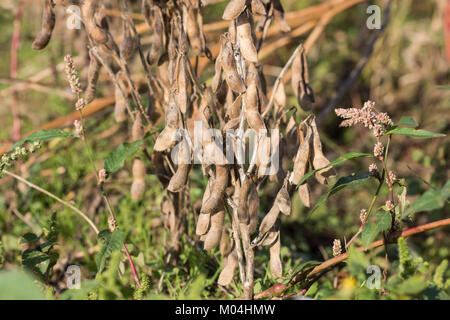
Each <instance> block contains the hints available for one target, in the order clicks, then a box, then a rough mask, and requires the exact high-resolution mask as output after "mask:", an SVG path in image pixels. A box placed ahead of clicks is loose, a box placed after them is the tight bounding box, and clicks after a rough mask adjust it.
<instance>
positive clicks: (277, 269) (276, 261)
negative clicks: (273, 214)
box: [269, 230, 283, 278]
mask: <svg viewBox="0 0 450 320" xmlns="http://www.w3.org/2000/svg"><path fill="white" fill-rule="evenodd" d="M280 247H281V241H280V230H278V234H277V240H276V241H275V242H274V243H273V244H272V245H271V246H270V250H269V251H270V262H269V265H270V272H271V273H272V275H273V276H274V277H276V278H281V277H282V275H283V266H282V264H281V251H280V249H281V248H280Z"/></svg>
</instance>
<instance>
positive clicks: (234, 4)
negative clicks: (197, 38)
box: [222, 0, 246, 20]
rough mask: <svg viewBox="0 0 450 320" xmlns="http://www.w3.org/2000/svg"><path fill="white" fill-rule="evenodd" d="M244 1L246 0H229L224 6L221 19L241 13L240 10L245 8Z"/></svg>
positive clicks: (231, 17)
mask: <svg viewBox="0 0 450 320" xmlns="http://www.w3.org/2000/svg"><path fill="white" fill-rule="evenodd" d="M245 2H246V0H230V2H228V4H227V6H226V7H225V11H224V12H223V15H222V19H223V20H233V19H236V18H237V17H238V16H239V15H240V14H241V13H242V11H244V10H245Z"/></svg>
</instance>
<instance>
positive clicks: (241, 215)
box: [237, 177, 251, 224]
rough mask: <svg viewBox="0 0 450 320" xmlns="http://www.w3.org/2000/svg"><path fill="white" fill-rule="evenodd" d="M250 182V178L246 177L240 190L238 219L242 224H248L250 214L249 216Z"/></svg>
mask: <svg viewBox="0 0 450 320" xmlns="http://www.w3.org/2000/svg"><path fill="white" fill-rule="evenodd" d="M250 184H251V183H250V180H249V178H248V177H245V179H244V181H243V182H242V185H241V187H240V189H239V205H238V210H237V214H238V219H239V222H240V223H246V224H247V223H248V219H249V214H248V205H247V198H248V193H249V191H250Z"/></svg>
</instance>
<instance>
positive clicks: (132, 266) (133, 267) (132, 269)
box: [123, 243, 141, 288]
mask: <svg viewBox="0 0 450 320" xmlns="http://www.w3.org/2000/svg"><path fill="white" fill-rule="evenodd" d="M123 248H124V249H125V253H126V255H127V258H128V262H129V263H130V266H131V272H132V273H133V277H134V281H135V282H136V286H137V287H138V288H140V287H141V283H140V282H139V277H138V275H137V272H136V267H135V266H134V262H133V259H132V258H131V255H130V253H129V252H128V249H127V246H126V245H125V243H124V244H123Z"/></svg>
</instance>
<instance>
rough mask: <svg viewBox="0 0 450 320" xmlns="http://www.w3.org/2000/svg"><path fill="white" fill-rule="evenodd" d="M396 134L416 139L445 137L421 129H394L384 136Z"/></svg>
mask: <svg viewBox="0 0 450 320" xmlns="http://www.w3.org/2000/svg"><path fill="white" fill-rule="evenodd" d="M391 134H397V135H402V136H408V137H413V138H418V139H428V138H438V137H445V134H442V133H436V132H431V131H428V130H423V129H414V128H394V129H391V130H389V131H387V132H386V133H385V134H384V135H385V136H387V135H391Z"/></svg>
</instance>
